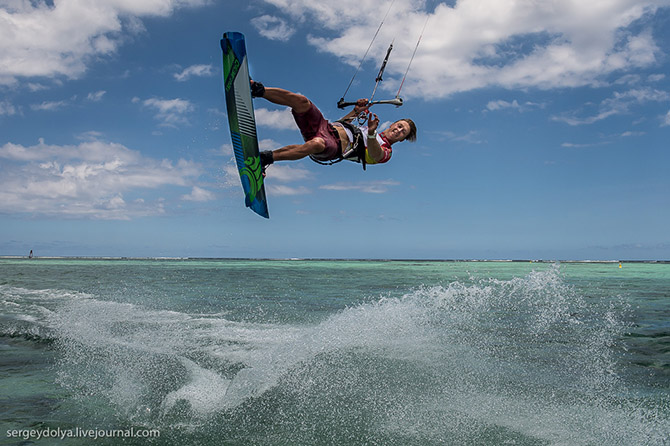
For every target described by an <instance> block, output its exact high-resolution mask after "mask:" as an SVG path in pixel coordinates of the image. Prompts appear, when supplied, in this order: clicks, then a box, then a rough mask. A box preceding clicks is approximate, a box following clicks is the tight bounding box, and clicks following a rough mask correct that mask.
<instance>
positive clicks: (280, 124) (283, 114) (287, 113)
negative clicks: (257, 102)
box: [254, 108, 297, 130]
mask: <svg viewBox="0 0 670 446" xmlns="http://www.w3.org/2000/svg"><path fill="white" fill-rule="evenodd" d="M254 115H255V117H256V124H258V125H262V126H266V127H271V128H274V129H279V130H295V129H297V127H296V126H295V120H294V119H293V115H292V114H291V110H290V109H289V108H285V109H282V110H268V109H267V108H257V109H255V110H254Z"/></svg>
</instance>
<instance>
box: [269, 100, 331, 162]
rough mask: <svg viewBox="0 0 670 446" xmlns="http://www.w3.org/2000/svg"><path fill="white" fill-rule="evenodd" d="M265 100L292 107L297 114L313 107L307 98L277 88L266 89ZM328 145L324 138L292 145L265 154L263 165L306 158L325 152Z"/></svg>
mask: <svg viewBox="0 0 670 446" xmlns="http://www.w3.org/2000/svg"><path fill="white" fill-rule="evenodd" d="M262 97H263V99H267V100H268V101H270V102H272V103H274V104H277V105H284V106H286V107H291V109H292V110H293V112H294V113H295V114H303V113H305V112H307V111H309V109H310V108H311V107H312V103H311V102H310V100H309V99H307V97H305V96H303V95H301V94H298V93H293V92H292V91H289V90H284V89H283V88H276V87H265V89H264V92H263V96H262ZM325 148H326V143H325V141H324V140H323V138H320V137H315V138H312V139H310V140H309V141H307V142H305V143H304V144H292V145H289V146H285V147H282V148H281V149H277V150H274V151H273V152H271V154H270V153H269V152H264V153H263V154H262V156H261V162H262V163H263V165H267V164H272V162H274V161H294V160H299V159H302V158H305V157H306V156H309V155H313V154H316V153H320V152H323V151H324V150H325Z"/></svg>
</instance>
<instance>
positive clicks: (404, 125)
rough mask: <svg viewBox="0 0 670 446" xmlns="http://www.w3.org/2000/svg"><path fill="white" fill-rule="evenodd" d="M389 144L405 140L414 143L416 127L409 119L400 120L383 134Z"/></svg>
mask: <svg viewBox="0 0 670 446" xmlns="http://www.w3.org/2000/svg"><path fill="white" fill-rule="evenodd" d="M384 135H385V136H386V137H387V138H388V140H389V142H390V143H391V144H393V143H395V142H400V141H404V140H406V139H408V140H410V141H412V142H414V141H416V125H415V124H414V121H412V120H411V119H409V118H405V119H400V120H398V121H396V122H394V123H393V124H391V126H390V127H389V128H388V129H387V130H386V131H385V132H384Z"/></svg>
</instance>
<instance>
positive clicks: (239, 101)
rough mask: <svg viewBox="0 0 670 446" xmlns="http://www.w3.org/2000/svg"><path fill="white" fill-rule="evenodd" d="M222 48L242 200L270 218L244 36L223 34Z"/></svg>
mask: <svg viewBox="0 0 670 446" xmlns="http://www.w3.org/2000/svg"><path fill="white" fill-rule="evenodd" d="M221 49H222V50H223V90H224V92H225V96H226V108H227V112H228V124H229V126H230V136H231V139H232V141H233V151H234V152H235V162H236V164H237V170H238V171H239V174H240V180H241V181H242V189H243V190H244V201H245V204H246V205H247V207H249V208H251V209H252V210H253V211H254V212H256V213H257V214H258V215H260V216H262V217H265V218H270V215H269V214H268V204H267V199H266V196H265V187H264V186H263V171H262V169H261V159H260V155H259V151H258V137H257V136H256V119H255V117H254V107H253V103H252V99H251V87H250V83H249V66H248V63H247V49H246V46H245V44H244V35H243V34H241V33H238V32H226V33H224V34H223V38H222V39H221Z"/></svg>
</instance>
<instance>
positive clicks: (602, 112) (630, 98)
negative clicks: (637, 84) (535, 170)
mask: <svg viewBox="0 0 670 446" xmlns="http://www.w3.org/2000/svg"><path fill="white" fill-rule="evenodd" d="M668 100H670V93H668V92H665V91H661V90H655V89H651V88H639V89H633V90H628V91H625V92H622V93H620V92H614V95H613V96H612V97H610V98H607V99H605V100H603V101H602V102H601V103H600V105H599V107H598V111H597V113H595V114H593V113H591V114H590V115H589V116H579V114H580V113H579V112H575V111H573V112H570V113H567V114H563V115H559V116H553V117H552V119H553V120H554V121H561V122H565V123H566V124H569V125H572V126H576V125H584V124H593V123H595V122H598V121H602V120H603V119H606V118H609V117H610V116H615V115H622V114H625V113H628V112H629V111H630V109H631V107H633V106H634V105H641V104H644V103H647V102H664V101H668Z"/></svg>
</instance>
